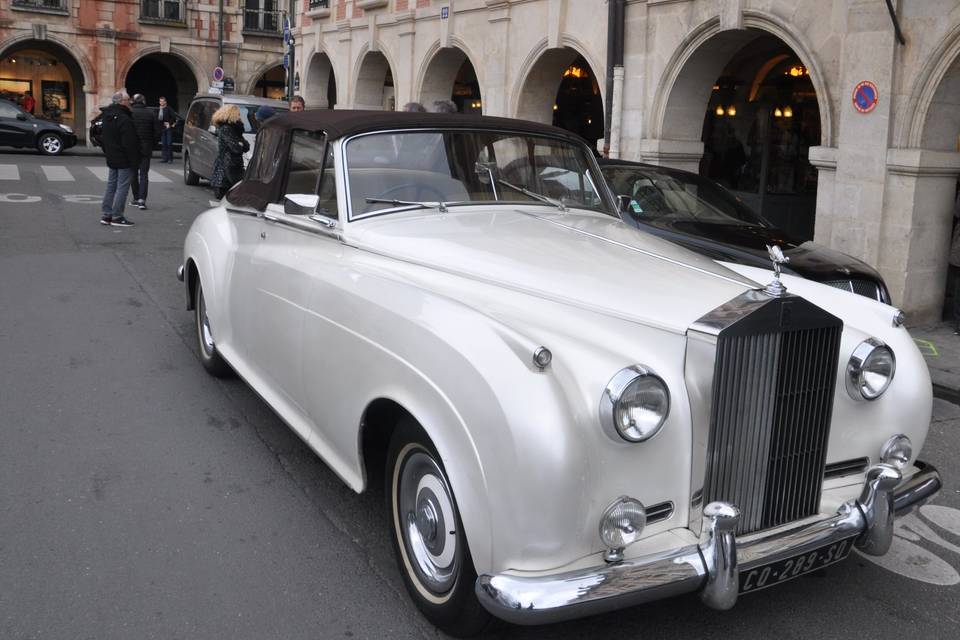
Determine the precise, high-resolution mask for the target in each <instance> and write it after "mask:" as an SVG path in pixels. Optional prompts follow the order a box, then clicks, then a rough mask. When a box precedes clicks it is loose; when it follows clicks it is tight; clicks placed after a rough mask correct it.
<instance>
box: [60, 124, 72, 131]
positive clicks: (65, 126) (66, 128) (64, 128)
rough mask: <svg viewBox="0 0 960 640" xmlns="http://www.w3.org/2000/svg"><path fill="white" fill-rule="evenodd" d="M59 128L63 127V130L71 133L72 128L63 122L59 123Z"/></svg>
mask: <svg viewBox="0 0 960 640" xmlns="http://www.w3.org/2000/svg"><path fill="white" fill-rule="evenodd" d="M60 128H61V129H63V130H64V131H66V132H67V133H73V129H71V128H70V127H68V126H67V125H65V124H62V125H60Z"/></svg>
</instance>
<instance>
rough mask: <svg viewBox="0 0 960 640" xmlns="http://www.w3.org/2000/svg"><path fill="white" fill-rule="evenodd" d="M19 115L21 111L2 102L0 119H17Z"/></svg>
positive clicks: (4, 101) (0, 104)
mask: <svg viewBox="0 0 960 640" xmlns="http://www.w3.org/2000/svg"><path fill="white" fill-rule="evenodd" d="M18 113H20V109H17V107H15V106H14V105H12V104H10V103H9V102H7V101H6V100H0V118H16V117H17V114H18Z"/></svg>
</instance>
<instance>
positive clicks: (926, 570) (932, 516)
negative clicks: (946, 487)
mask: <svg viewBox="0 0 960 640" xmlns="http://www.w3.org/2000/svg"><path fill="white" fill-rule="evenodd" d="M931 525H932V526H931ZM934 527H936V528H939V529H941V530H943V531H946V532H947V533H949V534H952V535H954V536H960V510H957V509H953V508H950V507H944V506H941V505H936V504H928V505H924V506H922V507H920V508H919V509H918V510H916V511H914V512H913V513H910V514H907V515H905V516H903V517H901V518H897V519H896V520H895V521H894V525H893V545H892V546H891V547H890V551H889V553H887V554H886V555H884V556H870V555H866V554H863V553H860V557H861V558H863V559H864V560H869V561H870V562H873V563H874V564H877V565H879V566H881V567H883V568H884V569H887V570H888V571H893V572H894V573H898V574H900V575H902V576H905V577H907V578H912V579H913V580H918V581H920V582H926V583H927V584H935V585H939V586H944V587H949V586H952V585H955V584H958V583H960V572H958V571H957V570H956V568H954V566H953V565H952V564H951V563H950V562H947V561H946V560H945V559H944V558H942V557H941V555H940V554H938V553H934V552H933V551H932V550H931V549H930V548H929V547H931V546H937V547H940V548H941V549H943V550H946V551H950V552H952V553H953V554H957V555H960V547H958V546H957V545H955V544H953V543H951V542H949V541H948V540H946V539H945V538H944V537H943V536H942V535H941V534H940V533H938V532H937V530H936V529H935V528H934ZM920 543H925V545H926V547H924V546H921V545H920ZM941 553H942V552H941ZM942 555H946V556H947V557H948V558H952V559H953V556H952V555H950V554H942ZM954 561H956V560H955V559H954Z"/></svg>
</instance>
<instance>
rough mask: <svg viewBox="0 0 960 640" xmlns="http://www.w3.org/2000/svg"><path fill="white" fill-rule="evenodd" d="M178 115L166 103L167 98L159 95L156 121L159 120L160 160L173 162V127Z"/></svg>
mask: <svg viewBox="0 0 960 640" xmlns="http://www.w3.org/2000/svg"><path fill="white" fill-rule="evenodd" d="M179 118H180V116H179V115H177V112H176V111H174V110H173V108H172V107H170V105H168V104H167V99H166V98H164V97H163V96H160V106H159V107H157V121H159V122H160V162H166V163H168V164H169V163H171V162H173V127H174V125H176V124H177V119H179Z"/></svg>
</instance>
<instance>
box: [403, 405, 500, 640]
mask: <svg viewBox="0 0 960 640" xmlns="http://www.w3.org/2000/svg"><path fill="white" fill-rule="evenodd" d="M386 494H387V509H388V513H389V516H390V523H391V527H390V529H391V533H392V535H391V539H392V540H393V548H394V552H395V553H396V556H397V564H398V565H399V567H400V572H401V574H402V576H403V581H404V584H405V585H406V587H407V591H408V592H409V593H410V596H411V597H412V598H413V601H414V603H415V604H416V605H417V608H418V609H420V611H421V612H422V613H423V615H424V616H426V618H427V619H428V620H430V622H432V623H433V624H435V625H436V626H437V627H439V628H440V629H441V630H443V631H445V632H446V633H449V634H450V635H453V636H458V637H465V636H472V635H476V634H478V633H481V632H483V631H485V630H487V629H488V628H489V627H490V625H491V623H492V622H493V617H492V616H491V615H490V614H489V613H487V611H486V610H485V609H484V608H483V607H482V606H481V605H480V602H479V601H478V600H477V597H476V595H475V594H474V584H475V582H476V580H477V573H476V571H475V569H474V567H473V560H472V559H471V557H470V549H469V547H468V546H467V537H466V535H465V534H464V531H463V523H462V522H461V521H460V512H459V510H458V508H457V502H456V499H455V498H454V496H453V491H452V490H451V488H450V483H449V481H448V480H447V475H446V472H445V471H444V468H443V464H442V463H441V462H440V456H439V455H437V452H436V450H435V449H434V447H433V445H432V444H431V442H430V440H429V438H427V436H426V434H425V433H424V432H423V430H422V429H421V428H420V427H419V426H417V425H416V424H415V423H413V422H412V421H407V422H404V423H401V424H400V425H398V427H397V431H396V432H395V433H394V435H393V438H392V439H391V441H390V450H389V453H388V455H387V467H386Z"/></svg>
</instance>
